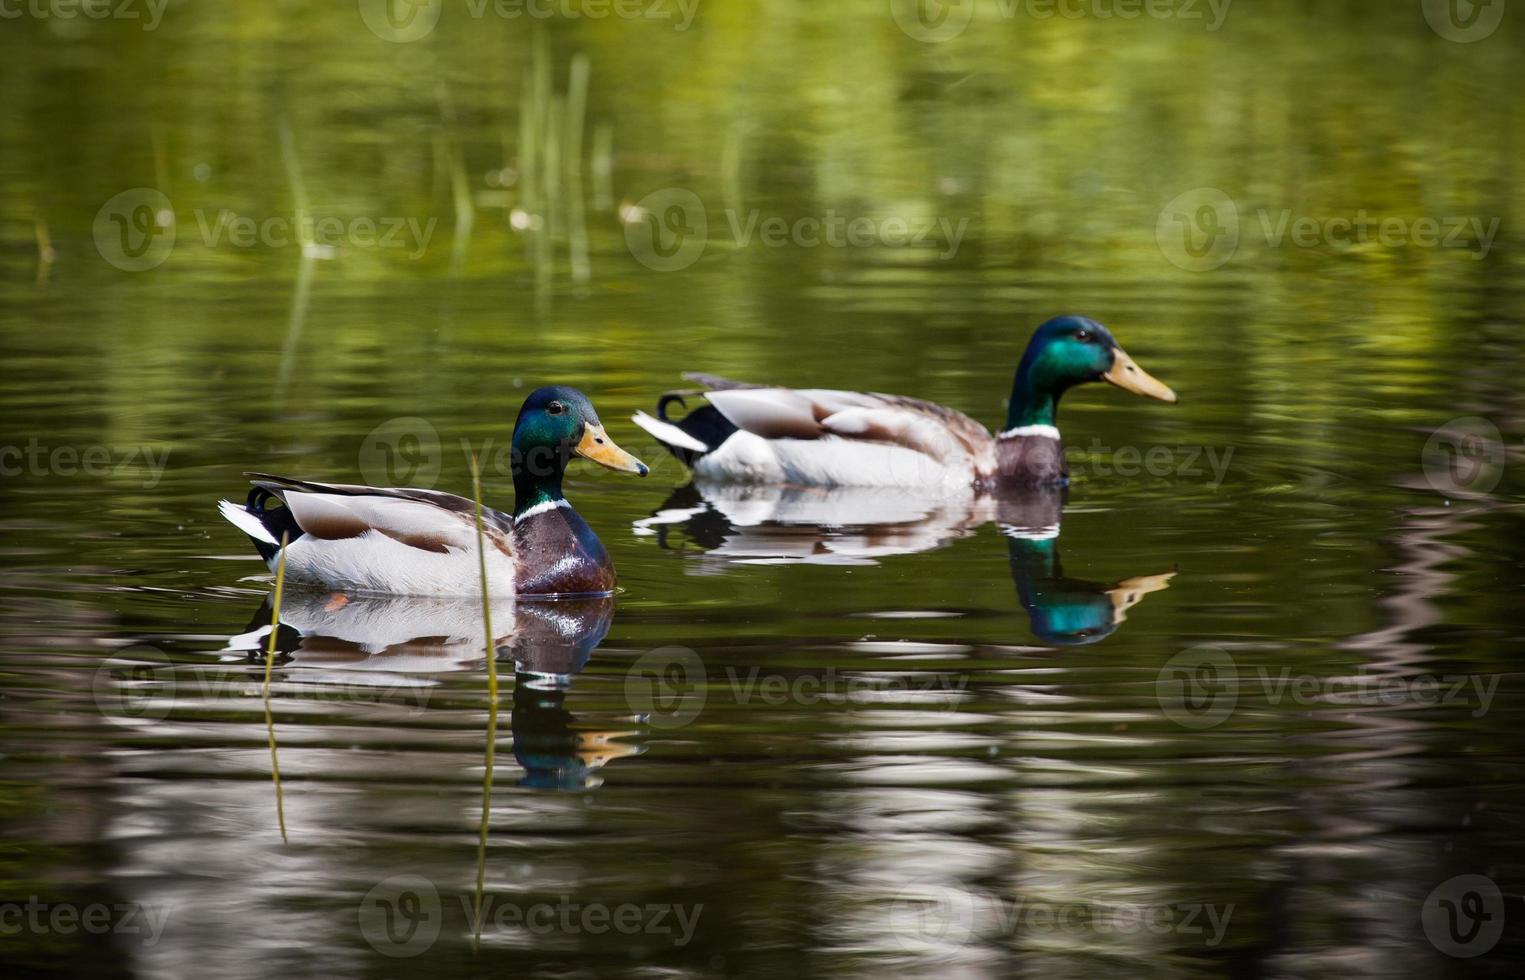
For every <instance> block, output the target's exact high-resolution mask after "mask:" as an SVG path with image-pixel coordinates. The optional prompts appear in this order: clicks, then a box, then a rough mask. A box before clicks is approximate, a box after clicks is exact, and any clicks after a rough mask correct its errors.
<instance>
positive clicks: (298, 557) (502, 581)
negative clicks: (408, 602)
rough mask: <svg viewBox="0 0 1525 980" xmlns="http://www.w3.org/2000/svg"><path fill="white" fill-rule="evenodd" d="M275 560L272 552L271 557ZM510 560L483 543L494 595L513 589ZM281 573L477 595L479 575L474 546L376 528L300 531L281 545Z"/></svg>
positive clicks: (411, 591) (314, 580)
mask: <svg viewBox="0 0 1525 980" xmlns="http://www.w3.org/2000/svg"><path fill="white" fill-rule="evenodd" d="M279 561H280V555H279V553H277V555H276V556H275V558H274V559H273V560H272V561H271V563H270V564H271V567H272V568H274V567H275V565H276V563H277V562H279ZM514 572H515V569H514V562H513V559H512V558H510V557H509V556H508V555H505V554H503V552H501V551H499V550H498V549H497V548H494V547H491V546H489V547H488V548H487V589H488V592H489V593H490V594H492V595H494V596H508V595H513V594H514ZM286 578H287V579H288V580H289V581H292V582H305V583H308V584H311V585H320V586H322V587H324V588H326V589H338V590H341V591H349V590H353V591H356V592H367V593H379V594H382V595H413V596H460V597H469V596H480V595H481V594H482V580H481V578H480V572H479V570H478V568H477V555H476V549H475V548H474V547H473V548H469V549H468V548H448V549H447V550H445V551H425V550H424V549H422V548H414V547H412V546H411V545H406V544H403V543H402V542H401V541H397V540H395V539H393V538H390V537H388V536H387V535H385V534H382V533H381V532H380V531H366V532H364V533H363V534H357V535H356V536H354V537H352V538H339V539H336V540H328V539H324V538H315V537H313V536H312V535H310V534H304V535H302V536H301V537H300V538H297V539H296V541H294V542H292V543H291V544H289V545H287V546H286Z"/></svg>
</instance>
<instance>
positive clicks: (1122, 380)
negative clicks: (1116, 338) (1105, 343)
mask: <svg viewBox="0 0 1525 980" xmlns="http://www.w3.org/2000/svg"><path fill="white" fill-rule="evenodd" d="M1102 377H1103V378H1106V379H1107V380H1108V381H1110V382H1112V383H1113V384H1115V385H1117V386H1118V387H1119V388H1121V389H1122V390H1124V391H1131V392H1133V393H1134V394H1135V395H1143V396H1145V397H1146V398H1158V399H1159V400H1160V401H1162V402H1169V403H1170V404H1172V405H1174V404H1175V403H1176V393H1175V392H1173V391H1171V390H1170V387H1169V386H1168V385H1166V384H1164V383H1163V382H1161V381H1160V380H1159V379H1157V378H1155V377H1154V376H1153V375H1151V374H1150V373H1149V372H1148V371H1145V370H1144V369H1143V368H1141V367H1139V366H1138V365H1137V364H1136V363H1134V360H1133V358H1131V357H1129V356H1128V352H1127V351H1125V350H1123V349H1122V348H1121V347H1114V348H1113V349H1112V369H1111V370H1109V371H1107V372H1106V373H1105V374H1103V375H1102Z"/></svg>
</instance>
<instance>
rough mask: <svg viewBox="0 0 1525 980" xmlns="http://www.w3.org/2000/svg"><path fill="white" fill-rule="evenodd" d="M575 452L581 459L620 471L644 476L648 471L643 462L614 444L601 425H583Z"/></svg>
mask: <svg viewBox="0 0 1525 980" xmlns="http://www.w3.org/2000/svg"><path fill="white" fill-rule="evenodd" d="M575 452H576V453H577V455H579V456H581V457H582V458H583V459H591V460H592V461H593V462H595V463H597V464H598V465H600V466H607V467H609V468H610V469H611V470H618V471H619V472H621V473H634V474H635V475H636V476H645V475H646V474H647V473H649V472H650V470H648V469H647V468H646V464H645V463H643V462H641V461H640V460H638V459H636V458H635V457H634V456H632V455H630V454H629V453H627V452H625V450H623V449H621V448H620V447H618V446H616V445H615V444H614V440H613V439H610V438H609V434H608V433H607V432H605V431H604V427H603V426H601V425H585V426H583V433H582V439H581V440H580V441H579V442H578V443H577V448H576V450H575Z"/></svg>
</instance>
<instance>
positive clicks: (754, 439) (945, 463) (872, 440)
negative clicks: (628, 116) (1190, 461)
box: [634, 316, 1176, 491]
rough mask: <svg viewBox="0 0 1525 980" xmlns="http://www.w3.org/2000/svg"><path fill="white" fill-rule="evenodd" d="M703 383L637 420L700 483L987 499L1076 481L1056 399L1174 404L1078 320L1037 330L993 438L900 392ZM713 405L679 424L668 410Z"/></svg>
mask: <svg viewBox="0 0 1525 980" xmlns="http://www.w3.org/2000/svg"><path fill="white" fill-rule="evenodd" d="M684 377H685V378H688V379H689V380H691V381H696V382H698V383H699V384H700V385H702V386H703V387H702V388H701V389H700V390H699V391H695V392H672V393H669V394H667V395H664V396H663V397H662V399H661V400H660V401H659V402H658V403H657V414H656V417H652V416H650V415H647V414H646V413H645V412H639V413H637V414H636V415H635V416H634V421H635V423H636V424H637V425H639V426H640V427H641V428H643V429H645V430H646V431H647V432H649V433H651V435H653V436H655V437H656V439H657V441H658V442H660V443H662V444H663V445H664V446H666V447H667V448H668V449H669V450H670V451H671V452H672V453H673V455H675V456H677V457H678V458H679V459H680V460H682V461H683V462H684V463H686V464H687V465H688V466H689V467H690V468H692V469H693V471H694V474H695V475H696V476H699V477H701V478H705V479H710V480H714V481H717V482H729V483H786V484H797V485H805V486H898V487H907V488H915V487H927V488H939V487H941V488H943V489H951V488H953V487H962V488H971V487H972V488H973V489H976V490H982V491H989V490H1001V489H1016V488H1024V487H1036V486H1046V485H1055V484H1065V483H1068V482H1069V467H1068V465H1067V464H1066V463H1065V459H1064V447H1063V445H1062V444H1061V442H1060V439H1059V429H1058V428H1057V427H1056V424H1055V420H1056V414H1057V412H1058V409H1059V399H1060V398H1061V397H1062V396H1063V395H1064V393H1065V392H1066V391H1068V390H1069V389H1070V388H1072V387H1074V386H1075V385H1078V384H1084V383H1085V382H1088V381H1109V382H1111V383H1112V384H1114V385H1116V386H1118V387H1119V388H1122V389H1123V390H1125V391H1131V392H1133V393H1134V394H1138V395H1144V396H1147V397H1149V398H1157V399H1159V400H1160V401H1164V402H1170V403H1174V402H1175V400H1176V395H1175V392H1173V391H1171V390H1170V389H1169V388H1168V387H1166V386H1165V385H1164V384H1162V383H1160V382H1159V381H1157V380H1156V379H1154V378H1153V377H1151V376H1150V375H1149V374H1148V373H1147V372H1145V371H1144V369H1143V368H1141V367H1139V366H1138V365H1137V364H1136V363H1134V360H1133V358H1131V357H1129V356H1128V355H1127V353H1126V352H1125V351H1124V350H1123V349H1122V347H1120V346H1118V343H1117V341H1116V340H1115V339H1114V338H1113V337H1112V334H1111V333H1110V332H1109V331H1108V330H1107V328H1106V327H1103V326H1102V325H1101V324H1099V323H1097V322H1096V321H1095V320H1090V319H1087V318H1085V317H1079V316H1062V317H1057V318H1055V319H1053V320H1050V321H1048V322H1047V323H1045V324H1043V326H1041V327H1039V328H1038V329H1037V331H1036V332H1035V333H1034V334H1033V337H1032V340H1031V341H1029V342H1028V345H1027V351H1026V352H1025V353H1024V354H1023V355H1022V361H1021V363H1020V364H1019V365H1018V366H1017V374H1016V378H1015V380H1014V381H1013V382H1012V388H1011V401H1010V406H1009V409H1008V412H1007V415H1006V426H1005V428H1004V429H1003V430H1002V431H1001V432H1000V433H999V434H996V435H992V434H991V432H990V431H989V430H988V429H986V428H985V427H984V426H983V425H981V424H980V423H978V422H976V421H974V420H973V419H971V418H970V417H969V416H967V415H965V414H963V413H962V412H958V411H954V410H953V409H951V408H945V407H943V406H942V405H937V404H934V403H932V402H928V401H922V400H920V399H917V398H905V397H902V396H900V395H881V394H875V393H863V392H855V391H833V390H828V389H823V388H779V387H773V386H769V385H756V384H745V383H742V382H737V381H728V380H726V379H725V378H717V377H714V376H713V375H706V374H685V375H684ZM690 395H703V396H704V398H705V399H707V400H708V401H709V404H708V405H704V406H701V407H699V408H696V409H694V410H693V411H692V412H689V413H688V414H687V415H685V416H684V417H683V418H681V419H677V420H674V419H669V418H668V417H667V406H668V405H669V404H670V403H671V402H677V403H678V404H680V405H684V406H685V407H686V402H685V401H684V398H685V396H690Z"/></svg>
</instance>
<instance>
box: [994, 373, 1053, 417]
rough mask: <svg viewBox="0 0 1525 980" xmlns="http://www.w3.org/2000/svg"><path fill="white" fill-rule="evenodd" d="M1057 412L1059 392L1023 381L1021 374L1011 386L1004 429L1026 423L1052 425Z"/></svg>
mask: <svg viewBox="0 0 1525 980" xmlns="http://www.w3.org/2000/svg"><path fill="white" fill-rule="evenodd" d="M1058 413H1059V394H1058V393H1055V392H1050V391H1043V390H1040V389H1038V388H1036V387H1034V386H1032V385H1030V384H1026V383H1024V380H1023V378H1022V375H1021V374H1020V373H1019V374H1018V375H1017V380H1016V382H1015V383H1013V384H1012V386H1011V401H1010V403H1009V404H1008V405H1007V408H1006V426H1005V429H1006V431H1010V430H1012V429H1017V428H1021V427H1023V426H1028V425H1053V424H1054V417H1055V416H1056V415H1058Z"/></svg>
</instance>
